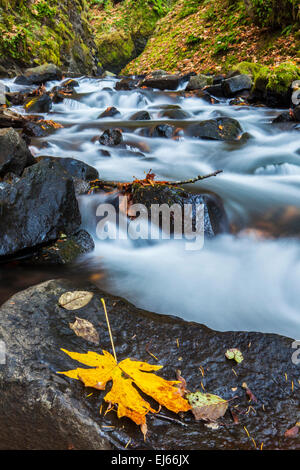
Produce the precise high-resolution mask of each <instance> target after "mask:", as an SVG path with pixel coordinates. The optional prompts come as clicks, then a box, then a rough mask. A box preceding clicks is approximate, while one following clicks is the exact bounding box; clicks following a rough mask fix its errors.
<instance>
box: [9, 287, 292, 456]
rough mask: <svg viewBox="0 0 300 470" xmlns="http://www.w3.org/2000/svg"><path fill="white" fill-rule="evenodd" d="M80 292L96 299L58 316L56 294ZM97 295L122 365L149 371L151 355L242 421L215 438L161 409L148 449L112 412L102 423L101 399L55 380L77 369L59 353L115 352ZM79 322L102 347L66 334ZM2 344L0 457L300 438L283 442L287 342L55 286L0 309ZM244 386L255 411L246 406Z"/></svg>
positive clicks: (288, 444) (249, 445)
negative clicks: (232, 352) (142, 365)
mask: <svg viewBox="0 0 300 470" xmlns="http://www.w3.org/2000/svg"><path fill="white" fill-rule="evenodd" d="M78 288H79V289H80V290H86V289H87V290H89V291H91V290H92V291H93V292H94V293H95V295H94V297H93V299H92V300H91V302H90V303H89V304H88V305H87V306H85V307H83V308H81V309H79V310H76V311H68V310H65V309H63V308H61V307H60V306H59V305H58V299H59V297H60V295H61V294H63V293H64V292H66V291H70V290H77V289H78ZM153 295H155V293H153ZM102 296H103V297H104V298H105V300H106V304H107V309H108V312H109V316H110V319H111V326H112V331H113V335H114V338H115V343H116V352H117V356H118V359H119V360H122V359H124V358H126V357H131V358H134V359H138V360H145V361H148V362H150V363H155V359H154V358H153V357H151V356H150V355H149V353H148V352H147V351H149V352H151V353H152V354H154V355H155V356H156V357H157V358H158V361H159V364H161V365H163V366H164V368H163V369H162V371H160V372H159V373H160V374H161V375H162V376H164V377H165V378H168V379H173V378H174V377H175V371H176V370H177V369H180V370H181V374H182V376H183V377H184V378H185V379H186V381H187V387H188V389H189V390H191V391H195V390H202V389H203V388H202V386H203V387H204V389H205V391H207V392H210V393H214V394H217V395H220V396H222V397H223V398H226V399H232V398H233V397H236V398H235V399H234V400H232V401H230V407H231V409H232V410H235V413H236V414H238V412H237V410H240V411H241V412H242V413H240V414H238V416H239V423H238V424H234V422H233V419H232V416H231V414H230V411H229V410H228V411H227V412H226V414H225V416H224V418H222V420H219V422H220V426H219V428H218V429H212V428H209V427H207V426H206V425H205V423H203V422H196V421H195V420H194V418H193V415H192V413H191V412H188V413H185V414H184V416H182V417H181V416H177V415H175V414H173V413H171V412H169V411H167V410H165V409H163V410H162V411H161V412H160V413H161V414H163V415H164V417H160V416H155V415H153V416H151V417H150V415H148V418H147V421H148V429H149V432H148V436H147V440H146V442H144V440H143V436H142V434H141V432H140V430H139V428H138V427H137V426H136V425H135V424H134V423H132V422H131V421H129V420H128V419H127V418H122V419H120V420H118V418H117V416H116V413H115V412H114V411H111V412H109V413H108V414H107V415H106V416H105V417H104V416H103V413H102V415H100V413H99V409H100V406H101V403H102V398H103V396H104V394H105V393H106V392H100V391H97V390H94V389H88V388H84V387H83V385H82V384H81V383H80V382H79V381H75V380H72V379H69V378H67V377H65V376H61V375H58V374H56V371H63V370H68V369H72V368H74V366H75V367H77V366H78V363H77V362H75V361H73V360H72V359H70V358H69V357H68V356H66V355H65V354H64V353H63V352H62V351H61V350H60V349H61V348H65V349H68V350H70V351H77V352H87V351H88V350H96V351H97V350H99V352H100V351H101V350H102V349H105V350H109V351H110V350H111V348H110V342H109V335H108V332H107V328H106V323H105V317H104V312H103V308H102V305H101V300H100V299H101V297H102ZM75 316H77V317H80V318H84V319H87V320H89V321H90V322H92V323H93V324H94V326H95V327H96V329H97V331H98V332H99V336H100V345H99V346H95V345H94V344H92V343H88V342H87V341H86V340H85V339H83V338H81V337H78V336H76V335H75V333H74V332H73V331H72V330H71V329H70V327H69V323H73V322H74V320H75ZM0 340H2V341H4V342H5V344H6V350H7V351H6V352H7V354H6V364H2V365H0V393H1V400H0V449H124V448H125V446H126V445H128V446H127V448H128V449H139V450H142V449H157V450H163V449H165V450H171V449H176V450H190V449H244V450H246V449H255V445H256V446H257V448H260V446H261V445H262V443H263V448H264V449H297V448H298V449H299V448H300V442H299V437H296V438H294V439H291V438H286V437H284V433H285V431H286V430H287V429H289V428H291V427H292V426H294V425H295V423H296V422H297V421H299V389H300V387H299V377H300V374H299V372H300V370H299V368H300V366H299V365H295V364H293V362H292V354H293V352H294V350H293V349H292V343H293V340H291V339H289V338H285V337H282V336H278V335H274V334H261V333H253V332H252V333H251V332H224V333H221V332H216V331H212V330H210V329H208V328H207V327H205V326H203V325H200V324H197V323H191V322H186V321H184V320H181V319H180V318H177V317H170V316H165V315H158V314H154V313H150V312H146V311H144V310H140V309H137V308H135V307H134V306H133V305H132V304H130V303H128V302H127V301H125V300H123V299H121V298H119V297H114V296H111V295H108V294H106V293H103V292H101V291H99V290H98V289H97V288H96V287H95V286H92V285H90V284H86V283H85V282H81V284H80V285H77V284H75V283H74V281H70V280H55V281H47V282H45V283H43V284H39V285H37V286H34V287H31V288H29V289H27V290H25V291H22V292H19V293H17V294H16V295H14V296H13V297H12V298H11V299H9V300H8V301H7V302H6V303H5V304H3V305H2V307H1V309H0ZM232 347H236V348H239V349H240V350H241V351H242V353H243V355H244V361H243V362H242V363H241V364H236V363H234V362H233V361H230V360H228V359H226V357H225V352H226V350H227V349H228V348H232ZM201 371H202V372H201ZM243 382H246V383H247V385H248V387H249V388H250V389H251V391H252V392H253V394H254V395H255V396H256V398H257V403H255V402H251V403H249V400H248V397H247V395H246V393H245V390H244V389H243V388H242V384H243ZM201 384H202V385H201ZM91 393H92V395H90V394H91ZM249 404H250V405H251V406H252V408H249ZM237 406H238V408H237ZM156 407H157V404H156ZM234 407H235V408H234ZM105 409H106V405H105V406H104V407H103V410H105ZM166 417H167V418H171V420H168V419H166ZM172 419H173V421H172ZM174 420H178V422H175V421H174ZM246 430H247V432H246ZM247 433H249V435H250V437H249V436H248V434H247ZM252 438H253V439H252Z"/></svg>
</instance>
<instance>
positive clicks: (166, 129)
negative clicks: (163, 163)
mask: <svg viewBox="0 0 300 470" xmlns="http://www.w3.org/2000/svg"><path fill="white" fill-rule="evenodd" d="M174 132H175V127H174V126H170V125H169V124H158V125H157V126H155V127H153V128H152V129H150V135H151V137H165V138H166V139H170V138H171V137H173V135H174Z"/></svg>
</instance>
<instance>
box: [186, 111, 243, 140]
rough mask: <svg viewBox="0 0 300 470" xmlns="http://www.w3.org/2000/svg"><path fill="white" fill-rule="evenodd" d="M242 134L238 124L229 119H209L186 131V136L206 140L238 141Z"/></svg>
mask: <svg viewBox="0 0 300 470" xmlns="http://www.w3.org/2000/svg"><path fill="white" fill-rule="evenodd" d="M242 133H243V131H242V128H241V126H240V124H239V122H238V121H237V120H236V119H232V118H229V117H219V118H216V119H209V120H207V121H202V122H200V123H199V124H196V125H193V126H190V127H189V128H188V129H187V134H188V135H192V136H193V137H197V138H199V139H208V140H225V141H231V140H238V139H240V137H241V135H242Z"/></svg>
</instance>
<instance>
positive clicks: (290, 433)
mask: <svg viewBox="0 0 300 470" xmlns="http://www.w3.org/2000/svg"><path fill="white" fill-rule="evenodd" d="M297 424H298V423H297ZM297 424H296V426H293V427H292V428H290V429H288V430H287V431H285V433H284V437H296V436H297V435H298V433H299V426H298V425H297Z"/></svg>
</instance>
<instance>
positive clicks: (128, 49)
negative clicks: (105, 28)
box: [96, 31, 135, 73]
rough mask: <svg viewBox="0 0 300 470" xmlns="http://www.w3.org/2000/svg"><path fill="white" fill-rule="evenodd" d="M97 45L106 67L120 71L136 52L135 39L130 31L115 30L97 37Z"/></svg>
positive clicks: (101, 59)
mask: <svg viewBox="0 0 300 470" xmlns="http://www.w3.org/2000/svg"><path fill="white" fill-rule="evenodd" d="M96 46H97V49H98V56H99V60H100V62H101V65H102V67H103V68H104V69H109V70H111V71H113V72H116V73H118V72H120V70H121V69H122V67H124V66H125V65H126V64H127V63H128V62H129V60H130V59H131V58H132V57H133V56H134V54H135V46H134V42H133V39H132V37H131V35H130V34H129V33H125V32H122V31H113V32H111V33H104V34H102V35H101V36H100V38H99V37H98V38H96Z"/></svg>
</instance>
